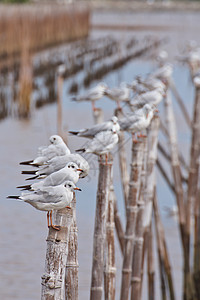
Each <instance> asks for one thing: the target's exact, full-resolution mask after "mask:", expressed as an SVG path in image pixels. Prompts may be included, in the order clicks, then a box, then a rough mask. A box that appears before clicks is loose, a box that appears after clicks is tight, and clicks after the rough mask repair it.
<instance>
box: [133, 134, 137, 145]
mask: <svg viewBox="0 0 200 300" xmlns="http://www.w3.org/2000/svg"><path fill="white" fill-rule="evenodd" d="M132 140H133V143H134V144H137V142H138V141H137V140H136V138H135V133H132Z"/></svg>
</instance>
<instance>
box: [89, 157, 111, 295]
mask: <svg viewBox="0 0 200 300" xmlns="http://www.w3.org/2000/svg"><path fill="white" fill-rule="evenodd" d="M111 169H112V160H111V159H109V161H108V164H105V162H103V163H99V180H98V190H97V203H96V216H95V229H94V239H93V262H92V279H91V288H90V299H91V300H100V299H101V298H102V292H103V267H104V250H105V239H106V217H107V210H108V198H109V191H110V180H111Z"/></svg>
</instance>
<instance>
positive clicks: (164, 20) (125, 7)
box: [0, 0, 200, 300]
mask: <svg viewBox="0 0 200 300" xmlns="http://www.w3.org/2000/svg"><path fill="white" fill-rule="evenodd" d="M16 2H21V3H16ZM199 20H200V1H195V2H192V1H167V0H165V1H153V0H152V1H150V0H149V1H128V0H127V1H88V2H86V1H53V0H52V1H49V2H46V1H40V2H39V1H26V0H21V1H20V0H19V1H15V0H5V1H0V136H1V146H0V154H1V155H0V158H1V162H0V168H1V177H0V186H1V201H0V227H1V239H0V270H1V271H0V297H1V299H4V300H9V299H19V300H27V299H29V300H34V299H39V298H40V289H41V275H42V274H43V270H44V262H45V251H46V241H45V240H46V236H47V227H46V216H45V214H44V213H43V212H39V211H36V210H34V209H33V208H32V207H30V206H29V205H26V204H24V203H20V202H17V201H8V200H6V196H7V195H15V194H17V193H18V191H17V190H16V188H15V187H16V186H17V185H20V184H23V183H24V178H23V175H21V174H20V172H21V170H22V168H21V167H20V166H19V162H20V161H23V160H29V159H32V158H33V157H35V156H36V151H37V148H38V147H39V146H40V145H46V144H48V143H49V140H48V139H49V136H50V135H52V134H56V133H57V132H58V125H57V121H58V120H57V99H58V86H57V79H58V67H59V66H60V65H65V71H64V75H63V78H64V81H63V89H62V91H61V94H62V97H61V98H62V120H61V122H62V124H61V131H62V132H61V133H62V136H63V137H64V138H65V139H66V140H67V142H68V145H69V147H70V149H71V150H72V152H73V151H74V150H75V149H78V148H81V146H82V145H83V144H84V143H85V140H84V139H81V138H79V139H77V138H75V137H71V136H67V131H68V130H74V129H79V128H84V127H90V126H91V125H93V122H94V121H93V117H92V111H91V105H90V104H89V103H87V102H82V103H74V102H72V101H71V100H70V99H71V98H72V96H73V94H75V93H82V92H84V91H85V90H87V89H88V88H90V87H93V86H95V85H96V84H97V83H98V82H99V81H104V82H106V84H107V85H108V86H109V87H114V86H118V85H119V84H120V83H121V82H123V81H125V82H127V83H131V82H132V81H133V79H134V78H135V77H136V76H138V75H145V74H148V73H149V72H151V71H152V70H154V69H156V67H157V64H158V61H159V59H160V55H161V53H163V52H162V51H166V52H167V53H168V58H167V59H168V61H169V62H171V63H173V65H174V72H173V79H174V81H175V83H176V87H177V90H178V91H179V93H180V95H181V96H182V98H183V100H184V103H185V104H186V105H187V109H188V111H189V114H190V116H191V115H192V108H193V98H194V90H193V86H192V84H191V79H190V73H189V70H188V68H187V67H186V66H185V65H184V64H182V63H180V62H179V61H178V60H177V56H178V55H179V54H182V53H184V51H185V48H186V46H187V45H188V43H197V44H198V43H200V35H199V31H200V22H199ZM97 106H98V107H101V108H102V109H103V111H104V117H105V120H108V119H109V118H110V117H111V116H112V115H113V111H114V109H115V104H114V102H112V101H109V100H108V99H107V98H103V99H102V100H101V101H99V102H98V103H97ZM125 109H126V108H125ZM175 113H176V121H177V127H178V131H179V135H178V139H179V144H180V148H181V149H184V151H183V152H184V154H186V157H189V156H188V155H187V154H188V152H189V147H188V142H189V140H190V136H189V134H188V128H187V127H186V125H185V123H184V121H183V119H182V116H181V115H180V112H179V108H178V107H176V104H175ZM160 116H161V119H162V108H161V109H160ZM161 138H162V137H161ZM164 143H165V141H163V144H164ZM127 145H129V147H127V149H129V150H130V145H131V141H130V140H129V136H128V135H127ZM86 157H87V156H86ZM127 159H128V160H130V152H128V151H127ZM89 162H90V164H91V170H90V174H89V176H88V177H86V178H85V179H82V180H80V181H79V185H78V186H79V187H80V188H81V189H82V193H79V194H78V195H77V222H78V230H79V233H78V243H79V266H80V267H79V295H80V299H81V300H85V299H88V298H89V289H90V280H91V279H90V276H91V275H90V274H91V263H92V238H93V227H94V226H93V225H94V216H95V201H96V186H97V179H98V162H97V158H96V157H95V156H90V157H89ZM119 176H120V175H119V166H118V157H117V155H114V187H115V191H116V194H117V195H118V199H117V200H118V205H119V208H120V213H121V217H122V220H123V221H124V220H125V219H124V214H125V212H124V206H123V200H122V190H121V183H120V178H119ZM157 178H158V179H157V184H158V187H157V189H158V195H159V205H160V209H161V214H162V220H163V223H164V227H165V230H166V237H167V243H168V248H169V253H170V258H171V263H172V265H173V276H174V278H175V279H176V280H175V283H174V284H175V290H176V296H177V299H180V298H181V294H182V291H181V290H182V275H181V272H182V260H181V249H180V243H179V234H178V227H177V222H176V219H175V218H170V217H169V216H168V215H167V214H166V212H165V210H164V208H165V207H166V206H168V207H173V205H174V201H175V200H174V196H173V195H172V194H171V192H170V190H169V189H168V187H167V185H166V184H165V182H164V181H163V179H162V177H161V176H160V174H159V173H158V172H157ZM170 245H172V247H171V246H170ZM121 264H122V257H121V253H120V250H119V247H118V244H117V240H116V265H117V268H118V270H119V271H118V272H117V285H116V294H117V298H119V289H120V273H121ZM156 276H157V275H156ZM144 282H145V281H144ZM156 282H157V285H159V281H158V280H157V281H156ZM145 291H146V284H144V297H143V299H147V295H146V292H145ZM157 291H159V289H157ZM158 293H159V292H158ZM156 299H160V295H159V294H158V295H157V298H156Z"/></svg>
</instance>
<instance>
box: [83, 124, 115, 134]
mask: <svg viewBox="0 0 200 300" xmlns="http://www.w3.org/2000/svg"><path fill="white" fill-rule="evenodd" d="M109 129H110V122H104V123H101V124H97V125H95V126H93V127H91V128H88V129H86V130H85V131H84V132H82V133H80V136H85V137H90V138H93V137H94V136H95V135H96V134H97V133H99V132H101V131H105V130H109Z"/></svg>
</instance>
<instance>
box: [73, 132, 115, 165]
mask: <svg viewBox="0 0 200 300" xmlns="http://www.w3.org/2000/svg"><path fill="white" fill-rule="evenodd" d="M117 143H118V134H117V132H116V130H115V128H112V129H111V130H107V131H101V132H99V133H97V134H96V135H95V137H94V138H93V139H92V140H91V141H90V142H89V143H88V146H87V147H86V148H82V149H78V150H76V151H77V152H85V153H94V154H96V155H100V156H101V155H103V154H106V164H107V160H108V157H107V153H108V152H110V151H111V150H112V149H113V148H114V146H115V145H116V144H117Z"/></svg>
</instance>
